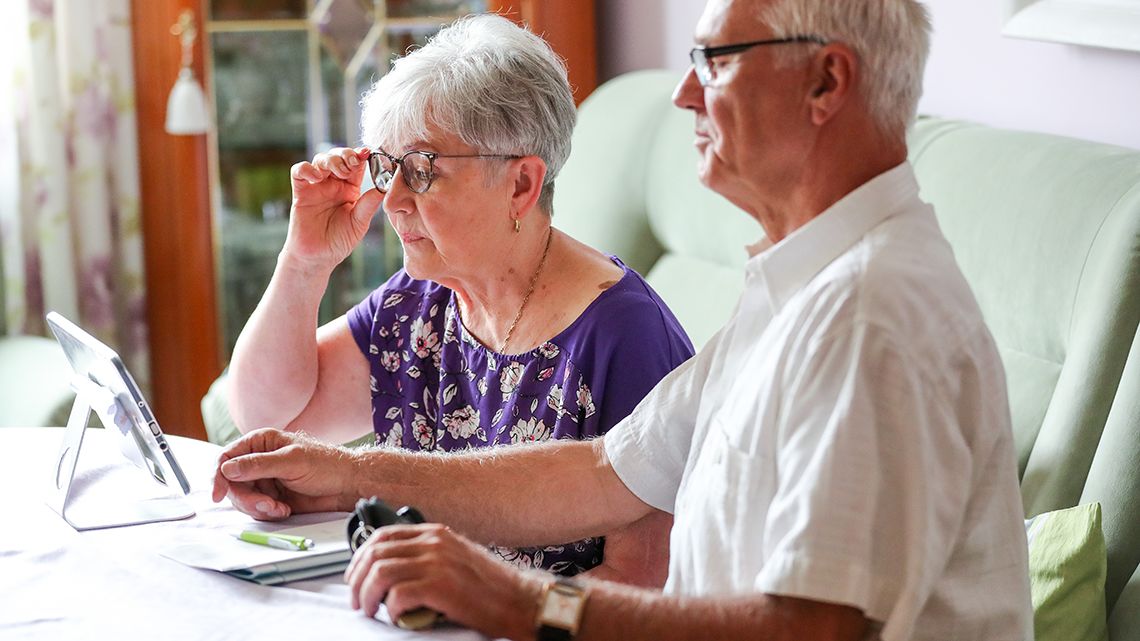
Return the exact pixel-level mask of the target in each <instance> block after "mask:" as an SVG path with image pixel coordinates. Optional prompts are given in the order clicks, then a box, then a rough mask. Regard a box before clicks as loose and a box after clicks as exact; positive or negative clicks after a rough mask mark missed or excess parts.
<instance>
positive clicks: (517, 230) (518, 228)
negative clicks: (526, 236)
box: [515, 218, 522, 234]
mask: <svg viewBox="0 0 1140 641" xmlns="http://www.w3.org/2000/svg"><path fill="white" fill-rule="evenodd" d="M520 231H522V225H520V224H519V219H518V218H516V219H515V233H516V234H517V233H519V232H520Z"/></svg>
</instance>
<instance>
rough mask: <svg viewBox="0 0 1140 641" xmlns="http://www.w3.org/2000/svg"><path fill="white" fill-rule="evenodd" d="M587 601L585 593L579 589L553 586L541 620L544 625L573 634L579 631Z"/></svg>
mask: <svg viewBox="0 0 1140 641" xmlns="http://www.w3.org/2000/svg"><path fill="white" fill-rule="evenodd" d="M585 601H586V598H585V593H584V592H583V591H582V590H581V589H579V588H575V587H572V586H566V585H560V584H555V585H552V586H551V587H550V590H549V591H548V592H547V593H546V599H545V600H544V601H543V604H542V614H541V616H540V617H539V620H540V622H541V623H542V624H545V625H548V626H551V627H554V628H560V629H562V630H568V631H570V632H571V633H572V634H573V633H575V632H577V631H578V620H579V618H580V617H581V614H582V606H583V605H584V604H585Z"/></svg>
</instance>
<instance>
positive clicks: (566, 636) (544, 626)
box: [535, 577, 587, 641]
mask: <svg viewBox="0 0 1140 641" xmlns="http://www.w3.org/2000/svg"><path fill="white" fill-rule="evenodd" d="M554 594H558V595H561V597H560V598H563V599H564V598H567V597H568V596H569V597H570V598H574V599H576V600H577V605H576V611H575V612H574V621H573V622H572V623H570V624H569V626H570V627H565V626H566V624H565V623H563V622H560V621H557V620H551V619H548V618H546V609H547V607H548V606H550V605H551V602H550V600H551V599H552V598H559V597H558V596H553V597H552V595H554ZM586 597H587V591H586V589H585V588H584V587H583V586H582V585H580V584H579V583H578V582H577V581H574V580H571V579H569V578H566V577H557V578H556V579H555V580H554V581H551V582H550V583H548V584H547V585H546V588H545V589H544V590H543V592H542V597H541V598H540V599H539V603H538V620H537V621H536V622H535V623H536V628H535V630H536V634H535V638H536V639H537V641H571V640H572V639H573V638H574V636H575V634H576V633H577V631H578V625H579V623H581V620H582V610H584V609H585V606H586Z"/></svg>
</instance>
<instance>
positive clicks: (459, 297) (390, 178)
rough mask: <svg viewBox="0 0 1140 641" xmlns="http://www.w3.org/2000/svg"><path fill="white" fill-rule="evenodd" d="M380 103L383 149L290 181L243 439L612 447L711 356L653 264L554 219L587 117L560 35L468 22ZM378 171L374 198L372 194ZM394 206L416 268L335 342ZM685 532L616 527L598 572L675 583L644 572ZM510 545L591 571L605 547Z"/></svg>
mask: <svg viewBox="0 0 1140 641" xmlns="http://www.w3.org/2000/svg"><path fill="white" fill-rule="evenodd" d="M363 107H364V109H363V118H362V120H363V122H362V128H363V134H364V141H365V143H366V144H367V145H368V146H367V147H361V148H357V149H337V150H333V151H331V152H329V153H326V154H320V155H318V156H317V157H316V158H314V159H313V161H312V162H302V163H299V164H297V165H295V166H294V167H293V169H292V185H293V209H292V214H291V217H290V223H289V233H288V237H287V239H286V241H285V247H284V249H283V250H282V252H281V254H280V257H279V258H278V263H277V268H276V271H275V272H274V275H273V279H272V281H271V282H270V285H269V288H268V290H267V291H266V293H265V296H264V298H263V299H262V301H261V303H260V304H259V305H258V307H257V310H256V311H255V312H254V314H253V316H252V317H251V318H250V320H249V323H248V324H247V325H246V327H245V329H244V331H243V332H242V335H241V337H240V339H239V340H238V343H237V347H236V349H235V351H234V358H233V362H232V366H231V378H230V380H231V383H230V384H231V393H230V394H229V398H230V399H231V400H230V406H231V411H232V413H233V415H234V418H235V420H236V422H237V424H238V426H239V427H240V428H241V429H242V431H248V430H250V429H254V428H260V427H266V426H283V428H284V429H286V430H304V431H305V432H307V433H309V434H311V435H313V436H316V437H319V438H321V439H324V440H331V441H336V442H343V441H346V440H348V439H351V438H354V437H358V436H360V435H361V434H362V433H364V432H365V431H366V430H367V429H368V427H369V426H370V427H371V428H372V430H373V431H374V432H375V434H376V440H377V442H378V444H381V445H384V446H391V447H403V448H408V449H415V450H422V451H425V452H442V451H450V450H464V449H469V448H473V447H488V446H498V445H510V444H516V443H532V442H535V441H543V440H546V439H559V438H572V439H588V438H594V437H597V436H599V435H601V434H603V433H604V432H605V431H606V430H608V429H609V428H610V427H611V426H613V425H614V424H615V423H617V422H618V421H619V420H621V419H622V418H624V417H625V416H626V414H628V413H629V412H630V410H632V409H633V407H634V406H635V405H636V404H637V403H638V402H639V401H640V400H641V398H642V397H643V396H644V395H645V394H646V393H647V392H648V391H649V390H650V389H651V388H652V387H653V386H654V385H655V384H656V383H657V382H658V380H660V379H661V378H662V377H664V376H665V375H666V374H667V373H668V372H669V371H671V370H672V369H673V368H674V367H676V366H677V365H678V364H680V363H681V362H683V361H684V360H685V359H687V358H689V357H690V356H691V355H692V346H691V344H690V343H689V340H688V338H687V337H686V336H685V334H684V332H683V330H682V329H681V327H680V325H679V324H678V322H677V320H676V319H675V318H674V316H673V315H672V314H671V313H670V312H669V310H668V309H667V308H666V307H665V304H664V303H663V302H662V301H661V299H660V298H658V296H657V294H656V293H654V292H653V290H652V289H650V287H649V285H647V284H646V282H645V281H644V280H643V279H642V278H641V277H640V276H639V275H638V274H637V273H636V272H634V271H633V270H631V269H629V268H628V267H626V266H625V265H624V264H622V262H621V261H620V260H618V259H617V258H616V257H607V256H605V255H603V254H601V253H599V252H597V251H595V250H593V249H591V248H589V247H587V246H585V245H582V244H581V243H579V242H577V241H575V240H574V239H572V238H570V237H569V236H567V235H565V234H563V233H562V232H559V231H558V230H556V229H554V228H553V227H552V226H551V214H552V199H553V191H554V177H555V176H556V175H557V173H558V170H559V169H560V168H561V167H562V164H563V162H564V161H565V160H566V157H567V155H568V154H569V152H570V137H571V132H572V130H573V127H574V121H575V109H574V103H573V101H572V98H571V93H570V87H569V85H568V83H567V80H566V71H565V68H564V67H563V65H562V62H561V61H560V60H559V58H558V57H557V56H556V55H555V54H554V53H553V52H552V51H551V50H550V47H549V46H548V45H547V44H546V43H545V42H544V41H543V40H542V39H540V38H538V37H537V36H535V35H533V34H531V33H530V32H528V31H526V30H524V29H522V28H519V27H517V26H515V25H514V24H513V23H511V22H510V21H508V20H506V19H504V18H501V17H498V16H492V15H483V16H476V17H470V18H467V19H464V20H460V21H459V22H457V23H455V24H454V25H452V26H450V27H448V28H446V29H444V30H442V31H441V32H440V33H439V34H438V35H437V36H435V38H434V39H432V41H431V42H430V43H429V44H427V45H426V46H424V47H423V48H421V49H419V50H417V51H415V52H413V53H411V54H409V55H408V56H406V57H404V58H402V59H400V60H398V61H397V62H396V64H395V66H394V67H393V69H392V70H391V72H389V73H388V74H387V75H386V76H384V77H383V78H382V79H381V80H380V81H378V82H377V83H376V85H375V87H373V89H372V90H371V91H370V92H369V94H368V95H367V96H366V97H365V98H364V100H363ZM366 171H368V172H370V173H371V177H372V179H373V182H374V184H375V185H376V187H377V189H376V190H368V191H366V192H365V193H363V194H361V182H362V180H363V177H364V174H365V172H366ZM381 200H383V208H384V211H385V213H386V214H387V216H388V220H389V222H391V225H392V227H393V229H395V231H396V233H397V234H399V237H400V241H401V243H402V245H403V249H404V269H403V270H401V271H400V272H398V273H397V274H396V275H394V276H393V277H392V278H391V279H389V280H388V282H387V283H385V284H384V285H383V286H382V287H380V288H379V289H377V290H375V291H374V292H372V294H371V295H370V296H368V297H367V298H366V299H365V300H364V301H363V302H361V303H360V304H359V305H357V306H356V307H355V308H353V309H351V310H349V312H348V313H347V314H346V315H345V316H343V317H341V318H339V319H337V320H334V321H332V322H330V323H328V324H327V325H325V326H323V327H320V328H317V327H316V323H315V319H316V318H317V307H318V303H319V301H320V299H321V296H322V294H323V293H324V291H325V288H326V286H327V284H328V279H329V275H330V273H331V272H332V270H333V268H334V267H335V266H336V265H337V264H338V263H340V262H341V261H342V260H344V258H345V257H347V256H348V255H349V253H350V252H351V251H352V250H353V248H354V247H355V246H356V245H357V243H359V242H360V240H361V238H362V237H363V236H364V233H365V231H366V230H367V229H368V226H369V223H370V220H371V218H372V215H373V213H374V212H375V211H376V210H377V208H378V207H379V205H380V204H381ZM567 215H573V212H567ZM369 391H370V392H371V394H369ZM550 500H552V501H568V502H572V501H574V500H575V499H574V497H573V496H552V497H550ZM668 527H669V523H668V522H667V521H664V520H661V521H657V522H649V523H643V524H639V525H638V526H636V527H635V528H634V529H633V530H631V531H627V532H624V533H617V534H615V535H611V536H610V537H609V540H608V542H606V547H605V553H606V554H605V556H606V564H605V566H604V568H605V569H603V570H601V571H600V574H601V575H603V576H607V577H609V578H618V579H625V580H628V581H631V582H641V583H654V582H657V581H660V580H661V579H662V578H663V576H664V565H661V566H660V567H654V568H647V567H646V565H645V562H644V559H646V558H650V557H653V556H654V555H655V554H658V553H660V551H662V550H666V549H667V542H666V540H665V539H666V537H667V532H668ZM497 551H498V552H499V553H500V554H502V555H503V556H504V558H506V559H507V560H511V561H513V562H515V563H517V564H519V565H523V566H536V567H541V568H546V569H549V570H552V571H556V572H561V573H565V574H575V573H577V572H580V571H583V570H587V569H590V568H592V567H594V566H596V565H598V564H599V563H600V562H601V560H602V551H603V541H602V540H600V539H587V540H584V541H579V542H575V543H569V544H565V545H560V546H552V547H545V548H534V549H523V550H505V549H498V550H497ZM658 558H660V557H658Z"/></svg>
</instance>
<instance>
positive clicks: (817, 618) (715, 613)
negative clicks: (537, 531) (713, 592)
mask: <svg viewBox="0 0 1140 641" xmlns="http://www.w3.org/2000/svg"><path fill="white" fill-rule="evenodd" d="M587 587H588V590H589V596H588V598H587V601H586V606H585V609H584V611H583V616H582V620H581V622H580V624H579V628H578V634H577V636H576V637H575V638H576V639H579V640H580V641H636V640H639V639H646V640H650V639H651V640H653V641H673V640H676V641H689V640H691V639H718V640H723V641H735V640H740V641H745V640H747V641H801V640H802V639H813V640H814V641H858V640H859V639H862V638H863V637H864V635H865V633H866V629H867V620H866V619H865V618H864V617H863V614H862V612H861V611H859V610H857V609H855V608H852V607H848V606H841V605H835V604H831V603H821V602H818V601H809V600H806V599H797V598H792V597H778V596H770V595H766V594H760V593H757V594H748V595H742V596H724V597H715V598H709V597H706V598H694V597H677V596H667V595H663V594H661V593H660V592H657V591H651V590H644V589H641V588H634V587H629V586H625V585H620V584H617V583H611V582H608V581H590V582H588V583H587ZM524 590H525V591H526V592H529V593H530V594H532V595H533V594H534V593H535V588H534V586H533V581H532V580H530V579H529V578H528V581H527V585H525V587H524ZM537 614H538V606H537V604H536V606H535V607H534V608H528V609H527V610H525V611H522V612H519V613H518V617H517V618H518V621H514V622H513V623H514V625H511V626H509V629H515V630H517V629H524V630H527V631H528V634H526V635H523V636H518V637H513V638H517V639H518V640H519V641H524V640H525V641H530V640H532V639H534V638H535V637H534V635H533V634H530V633H529V632H530V630H532V629H533V624H530V625H531V627H527V626H528V623H529V621H528V619H530V620H531V621H533V620H534V619H536V618H537Z"/></svg>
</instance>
